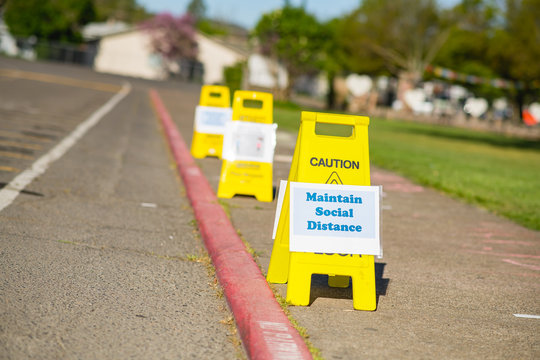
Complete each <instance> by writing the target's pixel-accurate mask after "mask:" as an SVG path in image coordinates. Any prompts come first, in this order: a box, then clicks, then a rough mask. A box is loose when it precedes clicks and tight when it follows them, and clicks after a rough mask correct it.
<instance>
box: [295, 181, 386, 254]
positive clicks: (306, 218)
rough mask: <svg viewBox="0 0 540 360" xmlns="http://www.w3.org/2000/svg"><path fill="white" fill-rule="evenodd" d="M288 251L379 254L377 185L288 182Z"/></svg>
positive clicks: (378, 190) (378, 196) (378, 191)
mask: <svg viewBox="0 0 540 360" xmlns="http://www.w3.org/2000/svg"><path fill="white" fill-rule="evenodd" d="M289 234H290V244H289V247H290V251H295V252H313V253H339V254H363V255H377V256H382V247H381V242H380V187H378V186H354V185H335V184H312V183H300V182H291V183H290V229H289Z"/></svg>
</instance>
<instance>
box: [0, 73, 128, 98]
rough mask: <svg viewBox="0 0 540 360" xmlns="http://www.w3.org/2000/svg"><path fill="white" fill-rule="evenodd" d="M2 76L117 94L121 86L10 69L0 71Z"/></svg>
mask: <svg viewBox="0 0 540 360" xmlns="http://www.w3.org/2000/svg"><path fill="white" fill-rule="evenodd" d="M0 76H4V77H8V78H13V79H25V80H35V81H41V82H47V83H53V84H60V85H67V86H75V87H80V88H85V89H92V90H99V91H106V92H113V93H116V92H118V91H120V89H121V86H119V85H112V84H106V83H100V82H96V81H86V80H77V79H73V78H68V77H65V76H57V75H48V74H41V73H35V72H28V71H21V70H10V69H0Z"/></svg>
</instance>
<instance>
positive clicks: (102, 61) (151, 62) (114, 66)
mask: <svg viewBox="0 0 540 360" xmlns="http://www.w3.org/2000/svg"><path fill="white" fill-rule="evenodd" d="M94 69H95V70H96V71H98V72H105V73H111V74H118V75H126V76H133V77H140V78H145V79H156V80H160V79H165V78H166V77H167V72H166V71H165V69H164V67H163V66H162V60H161V57H160V56H159V55H157V54H152V51H151V47H150V37H149V35H147V34H146V33H145V32H143V31H130V32H125V33H120V34H115V35H111V36H106V37H104V38H102V39H101V41H100V45H99V50H98V54H97V56H96V59H95V62H94Z"/></svg>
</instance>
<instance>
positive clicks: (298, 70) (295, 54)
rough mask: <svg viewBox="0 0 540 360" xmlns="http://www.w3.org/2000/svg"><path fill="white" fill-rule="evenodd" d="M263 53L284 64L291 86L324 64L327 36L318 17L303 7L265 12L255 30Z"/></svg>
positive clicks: (286, 7)
mask: <svg viewBox="0 0 540 360" xmlns="http://www.w3.org/2000/svg"><path fill="white" fill-rule="evenodd" d="M253 34H254V36H255V37H256V38H257V39H258V41H259V45H260V47H261V50H262V52H263V54H265V55H267V56H269V57H270V58H272V59H275V60H278V61H279V62H280V63H282V64H283V65H284V66H285V68H286V69H287V71H288V75H289V89H288V92H289V91H290V86H291V85H292V84H293V83H294V80H295V79H296V78H297V77H298V76H300V75H302V74H308V73H310V72H313V71H316V70H317V69H318V68H320V67H321V53H322V52H321V49H322V44H323V43H324V37H323V34H322V32H321V27H320V24H319V23H318V21H317V19H316V18H315V17H314V16H313V15H311V14H308V13H307V12H306V11H305V10H304V9H303V8H296V7H291V6H288V5H287V6H285V7H284V8H283V9H279V10H275V11H273V12H270V13H267V14H264V15H263V16H262V17H261V19H260V20H259V22H258V23H257V25H256V27H255V30H254V32H253Z"/></svg>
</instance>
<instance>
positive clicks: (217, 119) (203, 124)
mask: <svg viewBox="0 0 540 360" xmlns="http://www.w3.org/2000/svg"><path fill="white" fill-rule="evenodd" d="M231 119H232V109H231V108H219V107H212V106H200V105H199V106H197V108H196V109H195V131H196V132H198V133H203V134H219V135H222V134H223V133H224V132H225V125H226V124H227V123H229V122H230V121H231Z"/></svg>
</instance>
